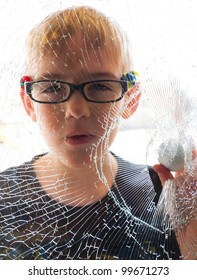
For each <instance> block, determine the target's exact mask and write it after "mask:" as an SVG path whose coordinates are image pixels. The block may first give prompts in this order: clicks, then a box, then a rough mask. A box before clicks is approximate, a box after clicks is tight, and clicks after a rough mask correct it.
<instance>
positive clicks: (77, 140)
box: [64, 134, 95, 145]
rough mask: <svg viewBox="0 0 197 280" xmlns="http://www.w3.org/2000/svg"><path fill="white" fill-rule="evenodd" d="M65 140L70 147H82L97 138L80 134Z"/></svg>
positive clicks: (67, 137)
mask: <svg viewBox="0 0 197 280" xmlns="http://www.w3.org/2000/svg"><path fill="white" fill-rule="evenodd" d="M64 139H65V141H66V143H68V144H70V145H82V144H87V143H90V142H92V141H93V140H94V139H95V136H94V135H92V134H80V135H71V136H66V137H65V138H64Z"/></svg>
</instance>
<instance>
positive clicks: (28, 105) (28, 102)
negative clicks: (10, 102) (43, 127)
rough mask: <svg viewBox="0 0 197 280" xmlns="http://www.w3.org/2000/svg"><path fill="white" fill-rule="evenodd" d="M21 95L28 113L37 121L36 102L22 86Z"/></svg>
mask: <svg viewBox="0 0 197 280" xmlns="http://www.w3.org/2000/svg"><path fill="white" fill-rule="evenodd" d="M20 96H21V99H22V102H23V106H24V108H25V111H26V113H27V114H28V116H30V118H31V119H32V121H34V122H36V121H37V117H36V111H35V108H34V102H33V101H32V100H31V98H30V97H29V95H28V94H26V93H25V90H24V87H21V90H20Z"/></svg>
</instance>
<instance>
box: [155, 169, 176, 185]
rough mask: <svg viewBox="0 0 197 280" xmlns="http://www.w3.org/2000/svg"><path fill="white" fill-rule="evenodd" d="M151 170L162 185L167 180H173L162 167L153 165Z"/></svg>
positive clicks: (168, 172)
mask: <svg viewBox="0 0 197 280" xmlns="http://www.w3.org/2000/svg"><path fill="white" fill-rule="evenodd" d="M153 169H154V170H155V172H156V173H157V174H158V176H159V178H160V180H161V182H162V185H164V184H165V182H166V181H167V180H172V179H174V177H173V175H172V174H171V173H170V171H169V170H168V169H167V168H165V167H164V166H163V165H161V164H155V165H154V166H153Z"/></svg>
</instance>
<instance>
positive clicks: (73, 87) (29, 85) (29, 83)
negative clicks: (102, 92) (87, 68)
mask: <svg viewBox="0 0 197 280" xmlns="http://www.w3.org/2000/svg"><path fill="white" fill-rule="evenodd" d="M39 82H57V83H58V82H59V83H63V84H66V85H68V86H69V87H70V94H69V95H68V97H67V98H66V99H64V100H61V101H54V102H50V101H38V100H36V99H34V98H33V96H32V93H31V88H32V85H33V84H36V83H39ZM94 82H115V83H119V84H121V86H122V94H121V96H120V97H119V98H118V99H116V100H107V101H93V100H90V99H89V98H87V97H86V95H85V93H84V87H85V86H86V85H87V84H90V83H94ZM24 87H25V92H26V93H27V94H28V95H29V97H30V98H31V99H32V100H33V101H35V102H37V103H41V104H60V103H63V102H66V101H68V100H69V99H70V97H71V96H72V95H73V94H74V92H75V90H79V91H80V92H81V93H82V95H83V97H84V98H85V99H86V100H87V101H89V102H92V103H114V102H118V101H120V100H121V99H122V98H123V97H124V95H125V93H126V92H127V91H128V89H129V87H128V81H125V80H119V81H117V80H95V81H88V82H85V83H82V84H78V85H75V84H72V83H68V82H64V81H59V80H38V81H25V82H24Z"/></svg>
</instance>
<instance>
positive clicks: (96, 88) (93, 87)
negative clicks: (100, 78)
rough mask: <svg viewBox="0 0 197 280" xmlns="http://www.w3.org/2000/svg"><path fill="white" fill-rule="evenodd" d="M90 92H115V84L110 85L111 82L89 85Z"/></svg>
mask: <svg viewBox="0 0 197 280" xmlns="http://www.w3.org/2000/svg"><path fill="white" fill-rule="evenodd" d="M89 90H92V91H97V92H98V91H99V92H102V91H105V92H106V91H113V90H114V86H113V83H110V82H95V83H92V84H89Z"/></svg>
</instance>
